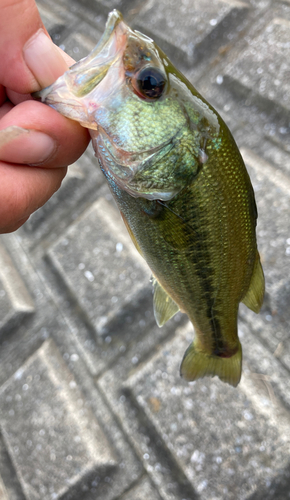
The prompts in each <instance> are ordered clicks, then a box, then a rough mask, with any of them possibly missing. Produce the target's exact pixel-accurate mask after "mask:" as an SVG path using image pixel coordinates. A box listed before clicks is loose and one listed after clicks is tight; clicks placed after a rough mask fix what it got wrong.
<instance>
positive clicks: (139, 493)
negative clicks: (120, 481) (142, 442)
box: [5, 478, 161, 500]
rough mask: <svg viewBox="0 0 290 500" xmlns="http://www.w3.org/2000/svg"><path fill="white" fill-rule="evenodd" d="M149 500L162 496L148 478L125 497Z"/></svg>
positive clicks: (130, 499)
mask: <svg viewBox="0 0 290 500" xmlns="http://www.w3.org/2000/svg"><path fill="white" fill-rule="evenodd" d="M148 499H150V500H161V497H160V495H159V494H158V493H157V491H156V489H155V488H153V486H152V484H151V483H150V481H149V480H148V478H144V479H143V480H142V481H140V483H139V484H138V485H137V486H136V487H135V488H133V489H132V490H130V491H129V492H128V493H127V494H126V495H125V496H124V500H148ZM5 500H6V499H5Z"/></svg>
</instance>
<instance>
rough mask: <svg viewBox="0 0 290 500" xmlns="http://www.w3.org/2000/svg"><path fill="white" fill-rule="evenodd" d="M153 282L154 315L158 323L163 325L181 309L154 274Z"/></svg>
mask: <svg viewBox="0 0 290 500" xmlns="http://www.w3.org/2000/svg"><path fill="white" fill-rule="evenodd" d="M152 284H153V288H154V296H153V306H154V316H155V319H156V323H157V325H158V326H160V327H161V326H163V325H164V324H165V323H166V322H167V321H168V320H169V319H170V318H172V317H173V316H174V315H175V314H176V313H177V312H178V311H179V306H178V305H177V304H176V302H174V300H173V299H172V298H171V297H170V295H168V293H167V292H166V291H165V290H164V288H163V287H162V286H161V285H160V283H158V281H157V279H156V278H155V277H154V276H153V277H152Z"/></svg>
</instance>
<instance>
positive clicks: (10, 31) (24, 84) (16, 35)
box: [0, 0, 68, 94]
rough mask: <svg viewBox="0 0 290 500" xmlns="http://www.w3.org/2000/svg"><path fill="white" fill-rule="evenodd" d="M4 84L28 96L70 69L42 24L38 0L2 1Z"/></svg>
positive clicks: (0, 69) (0, 68)
mask: <svg viewBox="0 0 290 500" xmlns="http://www.w3.org/2000/svg"><path fill="white" fill-rule="evenodd" d="M0 33H1V43H0V61H1V63H0V84H2V85H3V86H4V87H6V88H8V89H11V90H13V91H14V92H18V93H21V94H27V93H31V92H34V91H36V90H39V89H40V88H43V87H46V86H47V85H50V84H51V83H53V82H54V81H55V80H56V79H57V78H58V77H59V76H60V75H61V74H63V73H64V71H66V69H67V68H68V66H67V64H66V62H65V60H64V58H63V57H62V55H61V52H60V51H59V49H58V48H57V47H56V46H55V45H54V44H53V42H52V41H51V39H50V38H49V35H48V34H47V31H46V29H45V27H44V25H43V23H42V21H41V18H40V15H39V12H38V10H37V7H36V4H35V2H34V0H18V1H16V2H15V0H1V16H0Z"/></svg>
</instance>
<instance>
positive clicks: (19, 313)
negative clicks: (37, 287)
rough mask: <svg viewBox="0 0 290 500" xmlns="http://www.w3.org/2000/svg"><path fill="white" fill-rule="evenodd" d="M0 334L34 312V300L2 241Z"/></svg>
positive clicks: (0, 260) (0, 247) (0, 254)
mask: <svg viewBox="0 0 290 500" xmlns="http://www.w3.org/2000/svg"><path fill="white" fill-rule="evenodd" d="M0 298H1V302H0V334H1V332H3V331H4V330H5V331H7V329H8V328H11V327H12V326H14V325H16V324H17V323H19V322H20V321H21V320H22V319H23V317H24V316H25V315H30V314H31V313H33V312H34V310H35V308H34V302H33V299H32V297H31V296H30V294H29V291H28V290H27V288H26V286H25V284H24V282H23V280H22V278H21V277H20V275H19V273H18V271H17V269H16V268H15V265H14V264H13V262H12V260H11V258H10V256H9V254H8V252H7V251H6V250H5V248H4V246H3V245H1V243H0Z"/></svg>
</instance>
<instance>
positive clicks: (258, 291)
mask: <svg viewBox="0 0 290 500" xmlns="http://www.w3.org/2000/svg"><path fill="white" fill-rule="evenodd" d="M264 293H265V278H264V273H263V269H262V266H261V262H260V256H259V253H258V252H257V254H256V260H255V264H254V269H253V274H252V277H251V282H250V286H249V288H248V290H247V292H246V294H245V296H244V297H243V299H242V302H243V303H244V304H245V305H246V306H247V307H248V308H249V309H251V310H252V311H254V312H255V313H258V312H259V311H260V309H261V307H262V304H263V299H264Z"/></svg>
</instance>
